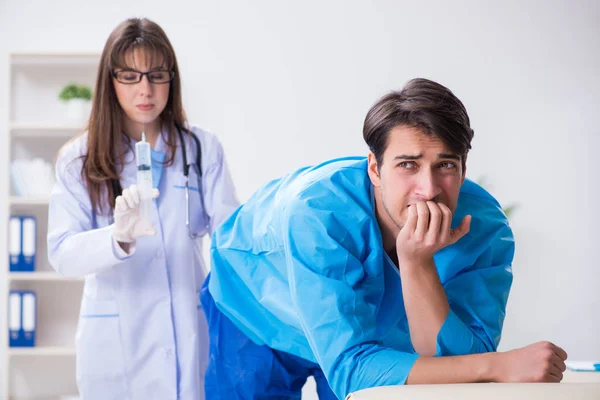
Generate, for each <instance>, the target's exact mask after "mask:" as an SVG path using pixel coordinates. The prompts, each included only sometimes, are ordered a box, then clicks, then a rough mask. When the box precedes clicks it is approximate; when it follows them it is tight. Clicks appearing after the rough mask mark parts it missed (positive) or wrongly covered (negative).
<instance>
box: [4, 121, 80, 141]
mask: <svg viewBox="0 0 600 400" xmlns="http://www.w3.org/2000/svg"><path fill="white" fill-rule="evenodd" d="M84 130H85V124H83V123H81V124H60V123H20V122H17V123H13V124H11V125H10V132H11V135H12V136H13V137H57V138H65V139H67V138H70V137H73V136H75V135H77V134H78V133H83V131H84Z"/></svg>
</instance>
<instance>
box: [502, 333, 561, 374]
mask: <svg viewBox="0 0 600 400" xmlns="http://www.w3.org/2000/svg"><path fill="white" fill-rule="evenodd" d="M566 359H567V353H566V352H565V351H564V350H563V349H561V348H560V347H558V346H556V345H555V344H553V343H550V342H538V343H534V344H531V345H529V346H527V347H523V348H521V349H517V350H511V351H507V352H503V353H497V359H496V362H495V363H494V367H493V369H494V377H495V379H494V381H496V382H560V381H561V380H562V378H563V372H564V371H565V369H566V368H567V367H566V366H565V360H566Z"/></svg>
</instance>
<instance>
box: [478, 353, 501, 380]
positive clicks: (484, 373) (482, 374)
mask: <svg viewBox="0 0 600 400" xmlns="http://www.w3.org/2000/svg"><path fill="white" fill-rule="evenodd" d="M480 356H481V357H480V362H479V363H478V365H477V371H476V373H477V378H478V381H479V382H500V381H501V379H499V374H500V372H499V370H500V368H499V365H500V364H501V362H500V361H501V360H500V359H501V357H502V353H496V352H492V353H482V354H480Z"/></svg>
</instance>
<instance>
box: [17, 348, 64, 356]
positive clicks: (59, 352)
mask: <svg viewBox="0 0 600 400" xmlns="http://www.w3.org/2000/svg"><path fill="white" fill-rule="evenodd" d="M8 355H9V356H11V357H15V356H26V357H38V356H40V357H41V356H45V357H48V356H74V355H75V347H70V346H44V347H9V348H8Z"/></svg>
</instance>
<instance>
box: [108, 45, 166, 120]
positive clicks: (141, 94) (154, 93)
mask: <svg viewBox="0 0 600 400" xmlns="http://www.w3.org/2000/svg"><path fill="white" fill-rule="evenodd" d="M125 64H126V67H125V68H115V70H114V72H115V73H118V74H119V79H118V80H117V78H115V77H113V85H114V87H115V92H116V94H117V99H118V100H119V105H120V106H121V108H122V109H123V111H124V114H125V115H124V118H125V119H126V120H129V121H125V122H129V123H134V124H153V123H158V122H159V121H160V120H159V116H160V114H161V113H162V111H163V110H164V109H165V106H166V105H167V101H168V100H169V90H170V88H171V83H170V81H167V82H166V83H151V82H150V81H149V79H148V75H144V76H142V80H141V81H140V82H137V83H135V81H136V80H137V79H136V78H137V76H138V74H137V72H154V73H153V74H151V79H153V80H156V81H161V80H160V78H161V76H162V75H164V74H168V71H166V70H167V68H166V67H165V66H164V65H162V62H161V57H151V56H150V55H149V54H147V53H146V52H145V51H144V50H142V49H135V50H133V51H132V52H130V53H129V54H127V56H126V58H125ZM161 71H162V72H161ZM163 80H164V79H163Z"/></svg>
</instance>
